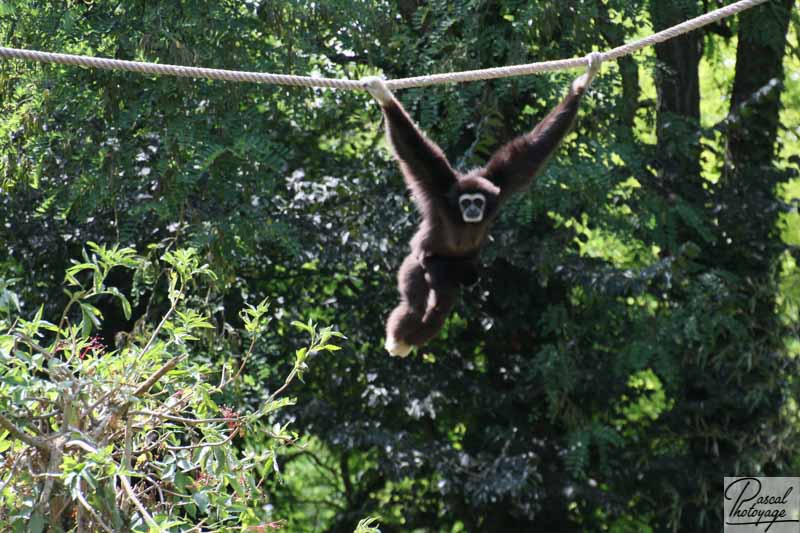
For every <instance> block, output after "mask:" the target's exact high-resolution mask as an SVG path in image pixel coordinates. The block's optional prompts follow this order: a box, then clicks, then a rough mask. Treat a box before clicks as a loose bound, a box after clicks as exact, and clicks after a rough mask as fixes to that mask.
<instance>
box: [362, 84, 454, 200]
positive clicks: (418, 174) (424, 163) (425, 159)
mask: <svg viewBox="0 0 800 533" xmlns="http://www.w3.org/2000/svg"><path fill="white" fill-rule="evenodd" d="M364 86H365V88H366V89H367V90H368V91H369V93H370V94H371V95H372V96H373V97H375V99H376V100H377V101H378V103H380V105H381V109H383V114H384V116H385V117H386V130H387V133H388V138H389V142H390V144H391V145H392V149H393V150H394V154H395V157H396V158H397V159H398V161H399V162H400V166H401V168H402V169H403V175H404V176H405V177H406V180H407V181H409V183H408V185H409V186H411V187H412V188H413V187H422V188H423V189H424V190H425V191H427V192H435V193H446V192H447V191H448V190H449V189H450V187H451V186H452V184H453V183H454V182H455V181H456V173H455V171H454V170H453V168H452V167H451V166H450V163H449V162H448V161H447V158H446V157H445V155H444V152H442V149H441V148H439V147H438V146H437V145H436V144H435V143H434V142H433V141H431V140H430V139H428V138H427V137H426V136H425V134H424V133H422V132H421V131H420V130H419V128H417V126H416V125H415V124H414V121H412V120H411V117H409V116H408V113H406V111H405V109H403V106H402V105H400V102H398V101H397V99H396V98H395V97H394V95H393V94H392V92H391V91H390V90H389V89H388V87H386V85H385V84H384V83H383V80H381V79H380V78H368V79H366V80H365V85H364Z"/></svg>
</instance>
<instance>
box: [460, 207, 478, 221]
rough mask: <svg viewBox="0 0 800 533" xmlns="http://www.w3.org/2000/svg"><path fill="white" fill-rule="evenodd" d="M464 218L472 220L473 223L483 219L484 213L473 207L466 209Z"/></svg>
mask: <svg viewBox="0 0 800 533" xmlns="http://www.w3.org/2000/svg"><path fill="white" fill-rule="evenodd" d="M463 218H464V222H472V223H474V222H480V221H481V220H483V213H481V212H480V211H478V210H477V209H476V210H474V211H473V210H471V209H467V210H466V211H464V216H463Z"/></svg>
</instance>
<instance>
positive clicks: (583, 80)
mask: <svg viewBox="0 0 800 533" xmlns="http://www.w3.org/2000/svg"><path fill="white" fill-rule="evenodd" d="M586 57H587V59H588V60H589V67H588V68H587V69H586V72H584V73H583V74H582V75H581V76H580V77H578V78H576V79H575V81H573V82H572V90H573V91H574V92H576V93H582V92H584V91H585V90H586V89H587V88H588V87H589V84H591V83H592V80H593V79H594V77H595V76H596V75H597V73H598V72H599V71H600V64H601V63H602V62H603V59H602V56H601V55H600V53H599V52H592V53H591V54H589V55H588V56H586Z"/></svg>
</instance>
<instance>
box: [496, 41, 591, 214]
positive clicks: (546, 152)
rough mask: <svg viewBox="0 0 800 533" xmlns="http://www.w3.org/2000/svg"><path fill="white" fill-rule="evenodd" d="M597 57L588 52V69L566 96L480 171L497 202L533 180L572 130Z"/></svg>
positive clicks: (504, 147) (572, 85) (528, 184)
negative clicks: (492, 186)
mask: <svg viewBox="0 0 800 533" xmlns="http://www.w3.org/2000/svg"><path fill="white" fill-rule="evenodd" d="M600 62H601V56H600V54H598V53H596V52H595V53H592V54H590V55H589V57H588V64H589V67H588V68H587V70H586V72H585V73H584V74H582V75H581V76H580V77H578V78H577V79H576V80H575V81H574V82H572V84H571V85H570V88H569V93H568V94H567V96H566V97H565V98H564V99H563V100H562V101H561V103H560V104H558V105H557V106H556V107H555V108H554V109H553V110H552V111H550V113H548V114H547V116H546V117H545V118H544V119H543V120H542V121H541V122H540V123H539V124H538V125H537V126H536V127H535V128H534V129H533V131H531V132H530V133H527V134H526V135H521V136H519V137H517V138H516V139H514V140H513V141H511V142H510V143H508V144H506V145H505V146H503V147H501V148H500V149H499V150H497V152H495V154H494V155H493V156H492V158H491V159H490V160H489V163H488V164H487V165H486V167H485V169H484V175H485V176H486V178H487V179H489V180H491V181H492V182H494V183H495V185H497V186H498V187H500V200H501V201H503V200H506V199H507V198H508V197H509V196H510V195H511V194H513V193H515V192H519V191H521V190H523V189H525V188H526V187H528V186H530V184H531V183H533V179H534V178H535V177H536V175H537V174H538V173H539V171H540V170H541V169H542V168H543V167H544V165H545V164H546V163H547V161H548V159H550V157H552V155H553V154H554V153H555V151H556V149H557V148H558V146H559V144H561V141H562V139H563V138H564V137H565V136H566V135H567V133H569V131H570V130H571V129H572V124H573V123H574V122H575V117H576V115H577V114H578V106H579V104H580V101H581V96H583V93H584V92H586V88H587V87H588V86H589V83H591V81H592V79H593V78H594V76H595V74H597V72H598V70H599V69H600Z"/></svg>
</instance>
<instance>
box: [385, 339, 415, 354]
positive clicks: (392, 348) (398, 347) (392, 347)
mask: <svg viewBox="0 0 800 533" xmlns="http://www.w3.org/2000/svg"><path fill="white" fill-rule="evenodd" d="M383 347H384V348H386V351H387V352H389V355H391V356H394V357H405V356H407V355H408V354H409V352H410V351H411V348H412V347H411V346H409V345H408V344H405V343H403V342H400V341H398V340H397V339H394V338H392V337H387V338H386V344H384V345H383Z"/></svg>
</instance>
